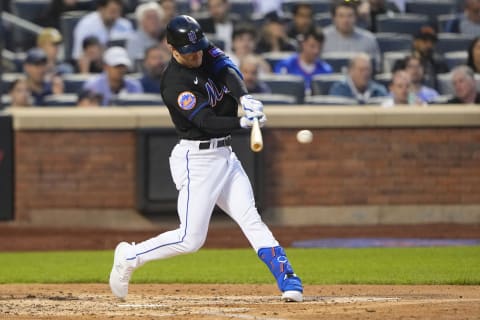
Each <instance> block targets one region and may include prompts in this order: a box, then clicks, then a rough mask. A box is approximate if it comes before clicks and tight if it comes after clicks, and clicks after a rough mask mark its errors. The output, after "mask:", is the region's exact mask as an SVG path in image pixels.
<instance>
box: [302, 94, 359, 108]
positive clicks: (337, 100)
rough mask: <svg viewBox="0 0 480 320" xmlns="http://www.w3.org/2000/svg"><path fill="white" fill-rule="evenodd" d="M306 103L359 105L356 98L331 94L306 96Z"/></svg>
mask: <svg viewBox="0 0 480 320" xmlns="http://www.w3.org/2000/svg"><path fill="white" fill-rule="evenodd" d="M305 103H307V104H315V105H324V106H328V105H338V106H356V105H358V103H357V101H356V100H355V99H351V98H346V97H338V96H329V95H314V96H308V97H306V98H305Z"/></svg>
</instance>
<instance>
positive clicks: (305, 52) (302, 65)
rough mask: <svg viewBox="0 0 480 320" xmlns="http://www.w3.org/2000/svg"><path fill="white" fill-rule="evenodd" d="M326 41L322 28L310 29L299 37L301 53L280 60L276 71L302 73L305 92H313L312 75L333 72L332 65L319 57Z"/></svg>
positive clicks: (307, 93)
mask: <svg viewBox="0 0 480 320" xmlns="http://www.w3.org/2000/svg"><path fill="white" fill-rule="evenodd" d="M323 42H324V36H323V32H322V31H321V30H320V29H317V28H315V29H310V30H309V31H307V33H305V34H303V35H302V36H301V37H299V44H300V47H299V53H297V54H294V55H292V56H291V57H289V58H287V59H285V60H282V61H279V62H278V63H277V64H276V65H275V68H274V72H275V73H283V74H285V73H288V74H295V75H300V76H302V77H303V78H304V79H305V93H306V95H310V94H311V82H312V77H313V76H314V75H316V74H324V73H332V72H333V69H332V67H331V66H330V65H329V64H328V63H326V62H325V61H323V60H320V59H319V58H318V57H319V56H320V54H321V52H322V46H323Z"/></svg>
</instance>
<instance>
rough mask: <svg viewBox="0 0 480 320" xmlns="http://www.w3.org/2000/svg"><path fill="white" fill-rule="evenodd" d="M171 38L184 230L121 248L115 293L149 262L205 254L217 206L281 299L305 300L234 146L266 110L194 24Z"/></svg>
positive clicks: (175, 161) (167, 79)
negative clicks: (260, 263)
mask: <svg viewBox="0 0 480 320" xmlns="http://www.w3.org/2000/svg"><path fill="white" fill-rule="evenodd" d="M166 36H167V42H168V45H169V48H170V49H171V51H172V59H171V60H170V63H169V64H168V66H167V68H166V69H165V72H164V74H163V78H162V87H161V94H162V98H163V101H164V102H165V104H166V106H167V108H168V111H169V113H170V117H171V119H172V122H173V124H174V125H175V129H176V132H177V135H178V138H179V142H178V143H177V144H176V145H175V147H174V148H173V150H172V152H171V155H170V170H171V173H172V177H173V181H174V182H175V184H176V187H177V189H178V191H179V195H178V202H177V211H178V216H179V219H180V226H179V228H178V229H176V230H172V231H167V232H165V233H162V234H160V235H158V236H156V237H154V238H151V239H148V240H146V241H143V242H138V243H132V244H130V243H127V242H121V243H119V244H118V245H117V247H116V249H115V254H114V261H113V266H112V271H111V273H110V280H109V284H110V289H111V290H112V293H113V294H114V295H115V296H117V297H118V298H121V299H123V298H125V297H126V296H127V294H128V285H129V280H130V277H131V275H132V273H133V271H134V270H135V269H137V268H139V267H140V266H142V265H143V264H145V263H147V262H149V261H153V260H159V259H165V258H168V257H172V256H176V255H179V254H186V253H191V252H195V251H197V250H199V249H200V248H201V247H202V245H203V243H204V242H205V239H206V237H207V232H208V225H209V221H210V217H211V215H212V211H213V208H214V207H215V204H218V205H219V206H220V207H221V208H222V209H223V210H224V211H225V212H226V213H227V214H228V215H229V216H230V217H231V218H232V219H233V220H235V221H236V222H237V223H238V224H239V225H240V227H241V229H242V231H243V232H244V234H245V236H246V237H247V239H248V240H249V241H250V244H251V246H252V247H253V248H254V250H255V252H256V253H257V255H258V257H259V258H260V259H261V260H262V261H263V262H264V263H265V264H266V265H267V266H268V268H269V269H270V271H271V272H272V273H273V275H274V277H275V279H276V281H277V285H278V287H279V289H280V290H281V291H282V299H283V300H285V301H295V302H300V301H302V299H303V295H302V293H303V286H302V282H301V280H300V278H299V277H298V276H297V275H296V274H295V273H294V272H293V268H292V266H291V264H290V262H289V261H288V259H287V257H286V254H285V251H284V249H283V248H282V247H281V246H280V245H279V243H278V241H277V240H276V239H275V238H274V236H273V235H272V232H271V231H270V230H269V228H268V227H267V226H266V224H265V223H264V222H263V221H262V219H261V217H260V215H259V214H258V211H257V209H256V207H255V198H254V194H253V190H252V186H251V184H250V181H249V179H248V176H247V175H246V173H245V171H244V169H243V168H242V164H241V163H240V161H239V160H238V159H237V156H236V155H235V152H234V151H233V149H232V147H231V145H232V137H231V136H230V134H231V132H232V131H234V130H238V129H242V128H243V129H247V130H250V129H251V128H252V126H253V124H254V123H255V122H256V121H258V123H259V125H260V126H262V125H263V124H264V123H265V121H266V117H265V114H264V113H263V105H262V103H261V102H260V101H258V100H255V99H254V98H253V97H252V96H251V95H249V94H248V90H247V88H246V86H245V83H244V82H243V81H242V75H241V73H240V72H239V70H238V68H237V66H236V65H234V64H233V63H232V61H231V60H230V59H229V58H228V57H227V56H226V55H225V54H224V52H223V51H222V50H220V49H219V48H218V47H215V46H214V45H213V44H212V43H211V42H209V41H208V39H207V38H206V36H205V35H204V33H203V31H202V29H201V28H200V25H199V24H198V22H197V21H196V20H195V19H193V18H192V17H190V16H186V15H181V16H177V17H175V18H174V19H172V20H171V21H170V22H169V24H168V25H167V33H166ZM239 104H240V105H241V106H242V109H243V112H244V113H245V115H244V116H241V117H239V116H238V109H239Z"/></svg>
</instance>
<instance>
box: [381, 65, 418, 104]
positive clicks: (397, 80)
mask: <svg viewBox="0 0 480 320" xmlns="http://www.w3.org/2000/svg"><path fill="white" fill-rule="evenodd" d="M411 86H412V81H411V78H410V75H409V74H408V73H407V72H406V71H405V70H397V71H395V72H394V73H393V75H392V80H391V81H390V85H389V86H388V89H389V93H390V98H389V99H387V100H385V101H384V102H383V103H382V107H386V108H388V107H394V106H398V105H414V104H423V103H417V100H416V98H415V96H413V99H412V98H411V95H410V88H411Z"/></svg>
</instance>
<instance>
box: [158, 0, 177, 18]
mask: <svg viewBox="0 0 480 320" xmlns="http://www.w3.org/2000/svg"><path fill="white" fill-rule="evenodd" d="M157 3H158V4H159V5H160V6H161V7H162V9H163V13H164V18H163V19H164V21H165V22H166V23H168V22H169V21H170V20H172V18H173V17H176V16H177V3H176V2H175V0H157Z"/></svg>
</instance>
